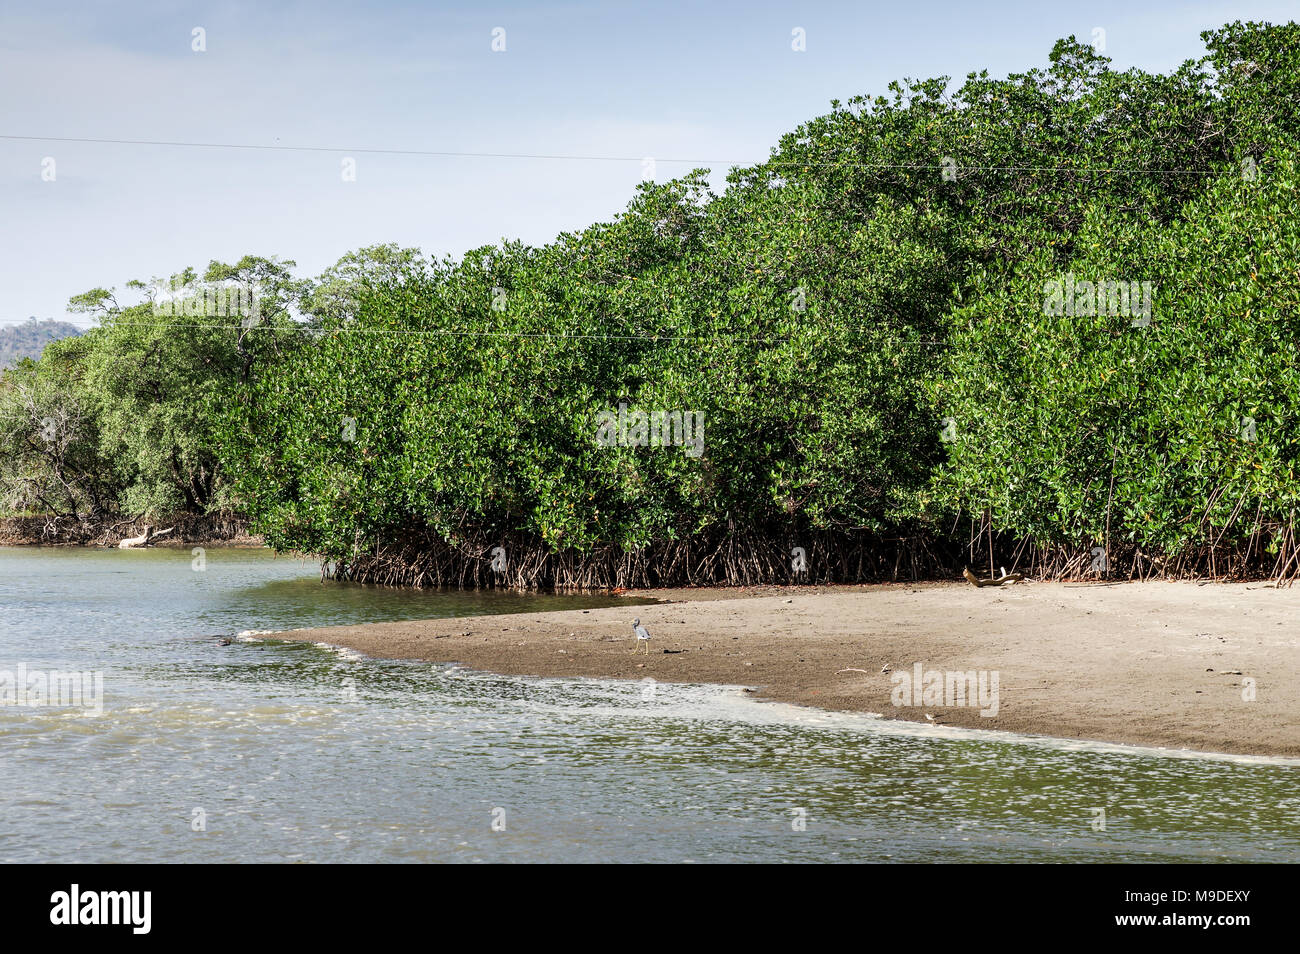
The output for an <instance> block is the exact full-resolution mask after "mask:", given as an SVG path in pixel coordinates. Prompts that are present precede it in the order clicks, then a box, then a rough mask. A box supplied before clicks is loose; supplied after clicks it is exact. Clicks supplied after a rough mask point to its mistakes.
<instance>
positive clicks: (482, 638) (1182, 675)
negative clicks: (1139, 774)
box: [268, 582, 1300, 756]
mask: <svg viewBox="0 0 1300 954" xmlns="http://www.w3.org/2000/svg"><path fill="white" fill-rule="evenodd" d="M625 595H626V596H628V597H648V598H653V599H657V600H660V601H661V602H659V603H656V604H654V605H639V606H638V605H628V606H625V607H612V608H608V609H593V610H585V611H584V610H574V611H563V612H547V613H521V614H513V615H506V616H473V617H459V618H455V619H440V620H421V621H412V622H401V623H377V624H370V625H364V626H341V627H333V628H325V629H303V630H294V631H291V632H285V633H278V634H275V635H274V636H273V637H268V638H276V639H285V640H309V641H312V642H323V643H329V644H331V645H336V646H344V647H348V648H351V649H354V650H357V651H359V652H362V653H365V654H367V655H370V656H374V657H380V658H390V659H417V660H424V661H430V662H456V663H461V664H464V665H466V666H469V667H472V668H475V669H481V670H487V671H492V672H497V673H503V674H508V675H534V676H582V677H601V678H621V679H645V678H647V677H649V678H653V679H655V680H658V681H664V682H697V683H721V684H728V685H739V686H745V687H748V688H749V689H751V690H752V691H753V692H754V696H755V698H758V699H771V700H779V701H782V702H790V703H796V704H799V705H807V706H819V707H823V708H827V709H837V710H850V711H861V712H872V713H879V714H881V715H883V716H884V717H886V718H894V719H910V720H914V721H920V722H928V721H930V720H931V719H932V720H933V721H935V722H938V723H940V724H943V725H957V726H966V727H970V728H977V729H1002V730H1009V731H1015V732H1026V733H1034V734H1041V735H1051V736H1058V737H1063V738H1074V739H1091V740H1098V741H1107V742H1127V743H1134V744H1140V745H1149V746H1165V747H1170V748H1179V749H1194V750H1201V751H1212V752H1229V753H1240V754H1258V755H1281V756H1300V691H1298V687H1300V636H1297V620H1300V588H1295V589H1276V588H1273V587H1272V586H1270V585H1268V584H1266V583H1250V584H1238V583H1233V584H1202V585H1198V584H1196V583H1189V582H1179V583H1175V582H1158V583H1154V582H1153V583H1126V584H1119V585H1100V584H1055V583H1033V582H1026V583H1017V584H1014V585H1010V586H1004V587H1000V588H992V587H985V588H980V589H977V588H975V587H972V586H969V585H967V584H964V583H963V584H960V585H959V584H921V585H915V584H912V585H907V584H899V585H888V586H863V587H791V588H783V587H763V588H745V589H725V590H650V591H637V592H629V593H627V594H625ZM635 617H640V619H641V621H642V624H643V625H644V626H645V627H646V628H647V629H648V630H649V632H650V633H651V635H652V640H651V642H650V645H649V649H650V652H649V655H648V656H647V655H645V654H644V650H643V652H642V654H634V648H635V639H634V637H633V632H632V620H633V618H635ZM917 664H920V669H919V674H921V675H922V676H924V675H925V674H927V673H929V672H931V671H934V672H937V673H940V674H944V673H949V672H953V673H974V674H975V675H976V677H977V678H978V679H984V680H985V684H984V687H985V689H986V691H987V690H991V689H992V687H993V681H992V680H993V676H994V675H996V678H997V696H996V705H995V706H990V705H988V704H987V703H988V698H987V696H986V698H985V699H984V700H983V703H984V704H982V705H981V702H980V700H978V699H974V698H966V699H965V700H964V701H963V700H959V699H957V698H956V696H955V694H954V692H953V690H952V689H950V690H949V693H948V695H946V696H944V695H942V689H939V690H937V691H938V692H939V695H937V696H930V697H928V699H927V697H926V696H924V695H922V692H923V686H922V685H921V684H917V685H915V686H913V685H912V677H913V676H914V675H916V674H918V669H917ZM882 670H888V671H884V672H882ZM939 678H943V677H942V675H941V676H940V677H939ZM957 682H961V683H962V684H963V685H966V684H965V683H964V681H963V680H962V678H961V677H958V678H957ZM905 688H906V689H907V690H908V693H909V694H908V695H906V696H904V694H903V690H904V689H905ZM913 688H915V690H916V696H911V695H910V691H911V689H913ZM954 688H955V684H954ZM1251 696H1253V698H1251ZM900 699H902V700H903V701H905V702H908V703H911V704H904V705H896V704H895V703H896V702H898V701H900ZM936 700H938V702H941V703H943V704H937V703H936ZM954 702H961V703H962V704H956V705H954V704H951V703H954ZM994 708H995V709H996V714H981V713H989V711H990V709H994ZM927 716H929V717H930V718H929V719H927Z"/></svg>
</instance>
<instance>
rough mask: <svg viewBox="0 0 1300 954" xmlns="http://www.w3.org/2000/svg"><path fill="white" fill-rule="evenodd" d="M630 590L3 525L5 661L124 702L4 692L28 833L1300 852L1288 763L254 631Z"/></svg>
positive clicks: (12, 668)
mask: <svg viewBox="0 0 1300 954" xmlns="http://www.w3.org/2000/svg"><path fill="white" fill-rule="evenodd" d="M611 602H614V599H613V598H603V597H579V596H522V595H518V594H506V593H465V592H455V591H426V592H412V591H403V590H397V589H387V588H382V587H372V586H362V585H357V584H340V583H332V582H331V583H322V582H320V580H319V575H318V570H317V567H316V566H315V565H313V564H308V563H303V562H300V561H297V560H293V559H288V558H284V557H279V558H277V557H274V556H273V555H272V554H271V553H270V552H268V551H263V550H254V549H233V548H232V549H217V548H211V549H208V550H207V551H206V554H204V557H203V559H202V560H197V559H196V558H195V557H192V556H191V552H190V550H189V549H164V548H159V549H151V550H143V551H118V550H88V549H71V548H69V549H54V548H50V549H34V548H0V679H2V678H3V674H4V673H6V672H8V673H10V674H11V677H10V678H11V684H12V680H13V679H15V678H16V677H15V676H13V675H12V674H15V673H19V672H26V673H28V674H31V673H49V672H53V671H63V672H70V671H76V672H93V673H101V674H102V698H101V699H100V700H99V704H98V705H97V706H92V705H90V704H89V703H88V701H87V699H84V698H83V699H82V701H81V704H80V705H75V704H74V705H66V704H65V705H54V704H43V705H37V704H33V699H32V698H30V697H29V698H27V699H26V700H23V702H24V704H18V702H19V699H18V696H17V695H16V692H15V693H11V698H9V699H8V701H9V703H10V704H7V705H0V859H3V860H5V861H8V862H43V861H52V862H231V861H245V862H349V861H358V862H462V861H464V862H469V861H485V862H491V861H554V862H561V861H570V862H606V861H629V862H637V861H680V862H685V861H694V862H719V861H842V862H847V861H899V862H926V861H931V862H935V861H969V862H993V861H996V862H1006V861H1059V862H1083V861H1097V862H1113V861H1193V862H1195V861H1288V862H1295V861H1300V764H1297V763H1296V762H1288V761H1287V760H1282V759H1258V758H1245V757H1218V756H1200V755H1188V754H1177V753H1162V752H1159V751H1155V750H1147V749H1140V748H1132V747H1124V746H1106V745H1098V744H1090V743H1078V742H1064V741H1055V740H1048V739H1039V738H1028V737H1018V736H1013V735H1009V734H1005V733H986V734H981V733H976V732H972V731H963V730H955V729H944V728H941V729H935V728H931V727H928V726H917V725H913V724H907V723H894V722H889V721H885V720H881V719H873V718H870V717H868V716H864V715H856V714H842V713H829V712H821V711H818V710H812V709H800V708H797V707H793V706H785V705H777V704H771V703H763V702H759V701H756V700H754V699H751V698H748V697H746V696H745V695H744V694H743V693H742V692H741V691H740V690H739V689H738V688H731V687H716V686H694V685H666V684H659V685H653V686H651V685H643V684H641V683H630V682H616V681H595V680H557V679H545V680H542V679H525V678H507V677H502V676H496V675H491V674H486V673H477V672H472V671H469V670H466V669H463V668H460V667H456V666H448V665H429V664H423V663H409V662H394V661H383V660H370V659H366V658H362V657H359V656H357V655H356V654H352V653H347V652H341V651H337V650H334V649H330V648H327V647H322V646H312V645H308V644H302V643H277V642H274V641H262V640H255V639H249V638H248V637H243V638H236V639H233V640H230V637H232V636H234V635H235V634H237V633H241V632H246V631H266V630H276V629H288V628H295V627H307V626H326V625H331V624H343V623H357V622H368V621H381V620H394V619H404V618H418V617H435V616H458V615H468V614H476V613H507V612H512V611H523V610H527V611H537V610H539V609H546V608H554V609H572V608H576V607H580V606H592V607H595V606H606V605H610V603H611ZM222 637H225V638H226V640H227V641H228V644H227V645H223V639H222ZM86 685H87V686H89V685H91V683H90V682H89V681H88V682H87V684H86ZM38 701H39V700H38ZM47 701H51V700H47ZM52 701H55V702H57V701H58V700H52ZM97 709H98V710H99V711H96V710H97ZM1099 809H1100V810H1101V811H1104V818H1103V816H1102V815H1101V814H1100V813H1099V812H1098V810H1099Z"/></svg>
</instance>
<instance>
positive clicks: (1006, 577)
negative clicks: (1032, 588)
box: [961, 567, 1025, 586]
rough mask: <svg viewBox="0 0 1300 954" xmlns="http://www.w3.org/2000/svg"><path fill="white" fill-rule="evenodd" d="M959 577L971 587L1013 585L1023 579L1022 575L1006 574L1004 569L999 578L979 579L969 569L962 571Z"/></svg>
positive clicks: (1004, 568)
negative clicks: (965, 580) (963, 578)
mask: <svg viewBox="0 0 1300 954" xmlns="http://www.w3.org/2000/svg"><path fill="white" fill-rule="evenodd" d="M961 575H962V576H964V577H966V579H967V580H969V581H970V584H971V586H1001V585H1002V584H1003V583H1015V582H1017V581H1018V580H1023V579H1024V578H1025V575H1024V574H1023V573H1008V572H1007V570H1006V567H1003V568H1002V575H1001V576H997V577H988V578H986V579H980V578H979V577H978V576H976V575H975V574H974V573H972V572H971V571H970V567H966V568H965V569H964V570H962V571H961Z"/></svg>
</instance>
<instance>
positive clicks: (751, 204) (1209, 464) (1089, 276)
mask: <svg viewBox="0 0 1300 954" xmlns="http://www.w3.org/2000/svg"><path fill="white" fill-rule="evenodd" d="M1204 39H1205V41H1206V45H1207V55H1206V56H1205V57H1204V58H1203V59H1201V60H1198V61H1192V62H1188V63H1185V64H1183V65H1182V66H1181V67H1179V68H1178V69H1176V70H1173V71H1171V72H1169V73H1168V74H1164V75H1160V74H1150V73H1145V72H1143V71H1140V70H1126V71H1114V70H1111V69H1110V66H1109V62H1108V61H1107V60H1106V59H1105V58H1104V57H1101V56H1099V55H1097V54H1096V53H1095V52H1094V51H1093V50H1092V48H1091V47H1089V46H1087V45H1085V44H1081V43H1079V42H1078V41H1076V40H1075V39H1074V38H1073V37H1071V38H1068V39H1065V40H1061V41H1060V42H1058V43H1057V44H1056V45H1055V47H1054V48H1053V50H1052V51H1051V54H1050V57H1049V61H1048V64H1047V65H1046V66H1045V67H1044V68H1041V69H1033V70H1029V71H1027V72H1025V73H1021V74H1013V75H1011V76H1009V77H1006V78H1005V79H995V78H991V77H989V76H988V75H987V74H986V73H975V74H971V75H970V76H968V77H967V78H966V80H965V81H964V82H963V83H961V84H960V85H954V84H952V83H950V82H949V81H948V80H947V79H946V78H938V79H929V80H919V81H917V80H906V81H902V82H899V83H895V84H891V86H890V88H889V95H888V96H879V97H875V98H865V97H858V98H855V99H852V100H849V101H848V102H847V103H845V104H841V103H839V102H836V103H833V107H834V108H833V109H832V111H831V112H830V113H828V114H826V115H823V116H820V117H817V118H815V119H812V120H810V121H809V122H807V123H805V124H803V125H802V126H800V127H799V128H797V129H795V130H794V131H792V132H791V133H789V134H788V135H786V136H784V137H783V138H782V140H781V141H780V143H779V144H778V146H777V147H776V148H775V149H774V150H773V152H772V155H771V156H770V158H769V159H768V160H767V161H766V162H764V163H761V164H759V165H757V166H754V167H750V168H743V169H734V170H732V171H731V172H730V174H729V176H728V188H727V189H726V190H725V192H724V193H723V194H721V195H713V194H712V193H711V192H710V191H709V188H708V186H707V181H706V178H705V175H704V173H703V172H702V171H696V172H693V173H691V174H689V175H687V176H685V177H683V178H681V179H678V180H674V181H672V182H668V183H663V184H644V185H643V186H642V187H641V188H640V189H639V191H638V193H637V195H636V197H635V199H634V200H633V201H632V203H631V204H630V206H629V207H628V209H627V210H626V212H624V213H623V214H621V215H618V216H617V217H615V218H614V219H613V220H612V221H609V222H603V223H597V224H594V225H592V226H591V227H589V228H586V229H583V230H581V231H579V232H575V233H568V234H564V235H561V236H559V237H558V238H557V239H556V240H555V241H554V242H553V243H551V244H548V245H545V246H543V247H540V248H533V247H528V246H524V245H522V244H519V243H516V242H503V243H501V244H499V245H494V246H487V247H483V248H479V249H475V250H473V251H470V252H469V253H467V254H466V255H465V256H464V257H463V258H462V259H460V260H459V261H453V260H450V259H447V260H441V261H428V260H426V259H425V258H423V257H422V256H421V255H420V254H419V253H418V251H417V250H414V249H403V248H399V247H398V246H396V245H380V246H372V247H369V248H363V249H360V250H358V251H357V252H355V253H350V254H349V255H347V256H345V257H344V258H343V259H341V260H340V261H339V262H338V263H337V264H336V265H335V266H333V267H331V268H330V269H328V270H327V271H326V272H325V273H324V274H323V275H321V276H320V277H319V278H318V279H317V280H315V281H313V282H305V281H300V280H297V279H295V278H293V276H292V275H291V274H290V272H289V271H288V267H287V266H286V265H284V264H282V263H277V262H275V261H274V260H269V259H259V258H253V257H249V258H245V259H243V260H242V261H240V262H239V263H236V264H235V265H229V266H227V265H222V264H220V263H213V264H212V265H211V266H209V268H208V269H207V270H206V272H204V274H203V278H202V282H200V283H199V284H204V283H206V284H208V285H213V284H218V285H219V284H221V283H229V282H257V283H258V284H259V285H260V286H261V287H263V289H264V298H263V301H264V308H263V310H262V312H261V314H260V316H259V318H258V319H257V320H256V321H253V322H251V323H250V322H238V323H237V322H233V321H227V322H226V323H225V324H223V325H220V326H219V327H211V326H210V327H206V328H202V329H195V328H191V327H188V326H187V322H185V321H183V320H171V323H170V324H167V323H165V322H164V323H163V324H164V325H165V326H164V327H161V328H155V327H153V324H151V323H149V322H145V321H143V320H142V319H143V318H144V317H145V316H147V315H148V314H149V312H148V306H147V305H140V306H133V307H128V308H121V307H119V306H118V304H117V302H116V300H115V298H114V297H113V295H112V293H111V292H110V291H106V290H103V289H96V290H94V291H91V292H88V293H86V294H85V295H83V296H78V298H77V299H76V300H74V305H75V306H76V307H78V308H80V309H82V310H87V311H90V312H91V313H94V314H97V315H100V316H101V318H102V327H101V328H99V329H97V330H96V331H95V332H92V333H91V334H90V335H88V336H86V338H85V339H84V340H82V343H81V344H79V345H77V346H76V347H75V348H74V347H71V346H69V347H68V348H66V349H65V351H64V352H63V353H62V356H61V357H60V358H59V360H60V361H63V362H65V363H66V364H67V366H68V367H70V368H72V369H73V371H74V372H75V373H72V374H70V375H68V377H67V382H68V384H67V393H66V394H63V395H62V397H60V394H59V392H58V387H57V383H58V376H57V375H55V374H49V375H46V377H42V375H44V374H45V373H46V372H45V369H44V367H43V366H44V365H46V364H47V362H48V361H49V355H48V354H47V358H46V359H43V360H42V362H41V367H36V368H32V367H27V366H24V367H23V368H21V369H19V370H18V372H16V373H14V374H13V375H12V376H11V377H9V378H6V381H7V383H8V387H9V391H6V392H2V393H5V394H8V393H10V392H13V393H17V392H16V391H15V388H17V387H18V385H19V384H20V383H21V384H22V387H24V388H27V389H28V391H31V390H32V389H33V388H35V387H36V384H35V383H34V382H36V381H37V380H38V379H39V380H40V381H44V382H45V384H44V385H42V386H48V387H52V388H54V390H53V391H51V392H49V393H45V392H41V395H43V396H41V397H40V400H42V401H45V402H47V404H49V402H56V403H57V401H56V399H63V400H64V403H66V404H69V406H74V405H75V407H76V408H77V409H78V411H77V413H79V414H81V415H82V418H84V421H85V423H84V427H83V430H82V431H79V432H77V433H81V434H83V438H82V439H84V440H85V441H86V442H87V445H88V447H89V449H90V450H93V453H94V454H96V455H99V457H98V458H97V459H99V460H100V461H101V462H102V464H103V466H104V472H105V474H109V475H111V482H112V487H113V488H114V489H113V490H112V494H113V495H115V497H116V500H117V501H118V503H119V504H120V505H129V506H132V507H137V506H145V505H146V504H147V505H149V506H161V505H162V502H163V501H164V500H167V501H170V502H171V503H173V504H176V505H180V506H184V507H186V508H190V509H200V510H201V509H203V508H207V507H211V506H214V505H215V504H216V503H217V502H220V503H222V504H237V505H238V506H241V507H243V508H245V509H246V510H247V511H248V512H249V513H250V514H251V515H252V516H253V517H254V518H255V524H256V526H257V528H258V529H260V530H262V531H263V532H265V533H266V534H267V535H268V539H269V540H270V541H271V542H272V543H273V544H274V545H276V546H280V547H286V548H293V549H298V550H303V551H307V552H312V553H316V554H320V555H322V556H324V557H326V558H329V559H334V560H348V559H351V558H353V557H354V556H355V555H356V554H357V553H360V552H367V551H374V550H376V549H377V548H380V547H383V546H385V545H388V544H392V543H400V542H402V541H405V540H411V539H422V538H423V539H427V538H428V537H430V536H433V537H437V538H440V539H442V540H444V541H449V542H450V543H451V544H452V545H454V546H458V545H460V544H461V543H463V542H467V541H471V540H480V541H481V540H484V539H493V538H500V539H505V538H506V537H512V538H518V537H525V538H528V539H531V540H534V541H537V542H539V543H540V544H541V545H542V548H543V549H544V550H551V551H561V550H576V551H583V552H588V551H592V550H594V549H597V548H601V547H607V546H615V547H620V548H624V549H639V548H644V547H647V546H649V545H652V544H659V543H663V542H664V541H689V540H696V539H712V540H718V539H723V540H736V539H739V538H740V537H743V536H746V535H748V537H750V538H752V537H754V536H757V537H760V538H766V539H778V538H788V537H789V536H790V535H792V534H794V535H797V534H809V533H811V534H830V535H835V534H840V535H853V534H858V535H861V534H867V535H872V536H873V537H875V538H880V537H883V536H890V535H892V536H897V535H899V534H902V535H908V534H915V533H917V532H921V533H923V534H926V535H928V536H929V537H931V538H939V539H940V540H945V539H948V540H951V533H952V528H953V527H954V526H955V524H954V519H955V518H957V517H958V516H960V515H962V514H981V515H985V517H986V519H987V521H988V524H987V525H988V526H989V527H991V529H992V530H993V531H997V532H1000V533H1002V534H1004V535H1006V536H1008V537H1011V538H1016V539H1021V540H1027V541H1031V542H1033V543H1036V544H1038V545H1040V546H1041V547H1046V548H1050V547H1058V548H1063V549H1070V548H1076V549H1077V548H1079V547H1087V546H1089V545H1092V544H1096V543H1103V544H1105V545H1108V546H1109V545H1112V544H1114V543H1116V542H1117V541H1122V542H1123V543H1124V544H1125V545H1126V546H1129V547H1130V548H1139V547H1140V548H1142V549H1143V550H1144V551H1145V552H1148V553H1158V554H1163V555H1175V554H1179V553H1185V552H1190V551H1194V550H1196V549H1197V548H1203V547H1205V546H1206V545H1208V544H1219V545H1226V546H1229V547H1238V548H1240V547H1243V546H1244V547H1246V548H1247V549H1250V548H1252V547H1255V546H1256V544H1258V545H1259V546H1260V547H1265V548H1267V547H1269V546H1276V545H1277V541H1278V537H1277V531H1279V529H1280V528H1281V527H1283V526H1286V527H1288V528H1291V527H1293V517H1292V512H1293V509H1294V507H1295V503H1296V501H1295V496H1296V492H1295V490H1294V489H1293V485H1294V465H1295V441H1294V440H1293V439H1292V437H1291V435H1292V434H1293V433H1294V432H1295V425H1296V417H1297V413H1298V411H1300V408H1297V406H1296V405H1297V401H1300V398H1297V397H1296V395H1297V393H1300V391H1298V390H1297V383H1300V382H1297V380H1296V376H1297V372H1296V367H1297V365H1296V360H1295V359H1296V355H1295V345H1294V342H1295V340H1296V334H1297V332H1300V327H1297V322H1300V318H1297V307H1296V306H1297V302H1298V300H1300V293H1298V289H1297V273H1296V262H1297V261H1300V254H1297V253H1300V248H1298V247H1297V240H1298V236H1297V234H1296V225H1295V217H1294V214H1293V212H1292V210H1293V209H1294V207H1295V195H1294V191H1295V179H1296V175H1295V169H1296V161H1297V156H1296V142H1297V135H1298V134H1300V114H1298V112H1297V110H1298V107H1297V103H1298V102H1300V99H1298V98H1297V94H1298V93H1300V54H1298V53H1297V51H1298V50H1300V27H1297V26H1296V25H1295V24H1286V25H1284V26H1278V27H1274V26H1269V25H1267V24H1241V23H1234V24H1230V25H1228V26H1226V27H1224V28H1223V29H1222V30H1218V31H1213V32H1210V33H1206V34H1205V35H1204ZM1067 275H1070V276H1073V279H1077V280H1085V279H1086V280H1089V281H1094V282H1101V283H1105V282H1120V281H1123V282H1138V283H1141V282H1149V283H1150V286H1151V288H1152V289H1153V294H1152V314H1151V322H1150V324H1149V325H1147V324H1146V323H1145V322H1143V323H1141V325H1139V326H1134V324H1133V322H1132V320H1131V318H1132V316H1130V315H1105V314H1098V313H1097V312H1096V309H1095V308H1094V309H1093V310H1092V312H1088V311H1087V310H1086V309H1080V310H1079V311H1078V312H1077V313H1074V314H1070V315H1062V314H1052V313H1049V312H1050V311H1051V309H1050V308H1048V307H1047V300H1048V292H1047V288H1048V287H1049V286H1048V283H1050V282H1053V281H1057V282H1060V281H1062V280H1063V279H1064V277H1065V276H1067ZM180 277H181V278H182V280H184V281H198V279H197V275H196V273H194V272H192V271H190V272H185V273H182V275H181V276H180ZM136 287H137V288H142V287H143V286H140V285H138V284H137V286H136ZM295 321H296V323H295ZM154 323H157V322H154ZM33 393H34V392H33ZM8 399H9V398H5V400H8ZM25 399H26V398H25ZM50 406H53V405H50ZM621 406H626V408H627V409H628V410H629V411H631V412H635V411H644V412H651V411H656V410H661V411H666V412H674V411H675V412H679V413H680V412H694V413H699V414H702V416H703V422H704V426H703V445H702V454H700V455H698V456H696V455H694V454H693V453H687V452H686V450H687V449H686V448H684V447H681V446H669V447H629V446H613V447H609V446H601V444H600V443H599V442H598V441H597V435H598V432H599V422H600V415H601V413H602V412H617V411H618V410H619V408H620V407H621ZM29 417H30V415H29ZM82 418H78V420H82ZM945 419H948V420H950V421H951V422H952V427H951V428H950V436H952V437H955V440H952V441H945V440H943V439H941V431H943V429H944V424H943V423H942V422H943V421H944V420H945ZM1248 422H1249V423H1248ZM83 493H84V494H87V495H88V494H89V493H90V491H89V490H86V491H84V492H83ZM169 495H170V496H169ZM962 542H963V543H964V542H965V541H964V540H963V541H962Z"/></svg>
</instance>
